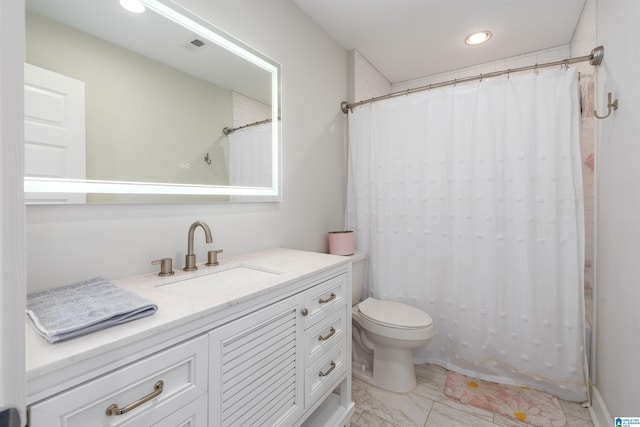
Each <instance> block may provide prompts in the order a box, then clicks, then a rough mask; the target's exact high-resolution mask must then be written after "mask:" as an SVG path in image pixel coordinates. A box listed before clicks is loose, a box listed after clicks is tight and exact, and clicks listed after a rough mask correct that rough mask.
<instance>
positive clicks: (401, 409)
mask: <svg viewBox="0 0 640 427" xmlns="http://www.w3.org/2000/svg"><path fill="white" fill-rule="evenodd" d="M351 386H352V390H351V395H352V398H353V401H354V402H355V404H356V407H359V408H360V409H362V410H363V411H364V412H365V413H366V412H369V413H370V414H371V415H375V416H377V417H379V418H381V419H383V420H386V421H388V422H390V423H392V424H395V425H399V426H402V427H409V426H419V427H423V426H424V423H425V421H426V419H427V415H428V414H429V411H430V410H431V406H432V405H433V401H432V400H430V399H427V398H425V397H424V396H420V395H417V394H413V393H393V392H390V391H386V390H382V389H379V388H377V387H374V386H372V385H371V384H368V383H366V382H364V381H361V380H359V379H357V378H354V379H353V381H352V384H351ZM364 415H365V414H364V413H363V414H362V415H361V416H360V419H362V417H363V416H364Z"/></svg>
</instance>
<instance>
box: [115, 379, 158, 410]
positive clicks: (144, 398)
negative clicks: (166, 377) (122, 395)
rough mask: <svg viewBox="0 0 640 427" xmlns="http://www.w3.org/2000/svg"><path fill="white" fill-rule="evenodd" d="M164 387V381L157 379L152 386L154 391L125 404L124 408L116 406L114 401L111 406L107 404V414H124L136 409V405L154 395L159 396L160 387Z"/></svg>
mask: <svg viewBox="0 0 640 427" xmlns="http://www.w3.org/2000/svg"><path fill="white" fill-rule="evenodd" d="M163 387H164V381H162V380H160V381H158V382H157V383H156V384H155V385H154V386H153V389H154V391H153V392H152V393H150V394H148V395H146V396H145V397H143V398H141V399H138V400H136V401H135V402H133V403H132V404H130V405H127V406H125V407H124V408H118V405H116V404H115V403H114V404H113V405H111V406H109V407H108V408H107V415H108V416H111V415H123V414H126V413H127V412H129V411H131V410H133V409H136V408H137V407H138V406H140V405H142V404H143V403H147V402H148V401H150V400H151V399H153V398H154V397H158V396H160V393H162V388H163Z"/></svg>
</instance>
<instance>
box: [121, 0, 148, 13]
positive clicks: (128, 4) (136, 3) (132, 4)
mask: <svg viewBox="0 0 640 427" xmlns="http://www.w3.org/2000/svg"><path fill="white" fill-rule="evenodd" d="M120 6H122V7H124V8H125V9H127V10H128V11H129V12H133V13H142V12H144V11H145V7H144V4H142V2H141V1H140V0H120Z"/></svg>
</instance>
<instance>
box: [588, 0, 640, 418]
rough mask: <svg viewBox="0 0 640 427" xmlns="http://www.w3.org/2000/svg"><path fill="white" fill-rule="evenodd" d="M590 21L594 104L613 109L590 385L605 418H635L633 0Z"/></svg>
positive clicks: (638, 370) (638, 204)
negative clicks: (595, 49)
mask: <svg viewBox="0 0 640 427" xmlns="http://www.w3.org/2000/svg"><path fill="white" fill-rule="evenodd" d="M597 16H598V26H597V35H598V43H599V44H602V45H603V46H604V48H605V55H604V62H603V64H602V66H601V67H599V69H598V76H597V77H598V78H597V81H598V86H599V87H598V90H597V91H596V95H597V100H596V105H597V106H598V110H599V112H600V114H602V113H603V110H606V109H605V108H604V106H605V105H606V94H607V92H613V94H614V98H618V99H619V102H620V107H619V108H618V111H616V112H615V113H613V114H612V116H611V117H609V118H608V119H606V120H600V121H598V126H599V131H600V140H599V147H598V149H599V156H598V160H599V174H600V177H599V189H598V191H599V203H598V244H597V265H596V268H597V270H596V309H597V311H596V325H597V344H596V346H597V350H596V375H597V376H596V384H597V386H598V389H599V390H600V393H601V395H602V397H603V399H604V401H605V403H606V406H607V408H608V409H609V412H610V414H611V416H614V417H616V416H640V415H639V414H640V391H639V390H638V384H640V363H639V360H640V327H639V326H638V325H639V324H640V322H639V320H638V305H639V304H640V285H639V279H638V268H637V266H638V258H639V256H640V250H639V242H640V223H639V222H638V212H639V211H640V191H639V183H640V168H639V167H638V159H640V120H638V118H639V117H640V102H639V100H640V83H639V81H638V79H639V77H640V56H639V55H638V51H639V50H638V46H637V42H636V40H635V39H636V37H635V36H636V34H635V32H636V28H637V26H638V17H640V2H638V1H636V0H598V1H597Z"/></svg>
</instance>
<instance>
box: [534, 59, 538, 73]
mask: <svg viewBox="0 0 640 427" xmlns="http://www.w3.org/2000/svg"><path fill="white" fill-rule="evenodd" d="M533 72H534V73H536V76H537V75H538V63H537V62H536V65H534V66H533Z"/></svg>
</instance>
